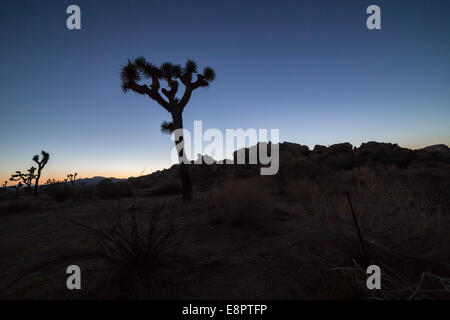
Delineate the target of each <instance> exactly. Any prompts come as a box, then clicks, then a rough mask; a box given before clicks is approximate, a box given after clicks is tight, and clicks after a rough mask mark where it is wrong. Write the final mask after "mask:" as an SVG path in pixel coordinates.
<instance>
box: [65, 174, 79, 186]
mask: <svg viewBox="0 0 450 320" xmlns="http://www.w3.org/2000/svg"><path fill="white" fill-rule="evenodd" d="M77 175H78V173H76V172H75V174H72V173H71V174H68V175H67V178H69V181H70V183H71V184H72V188H73V189H75V180H76V179H77Z"/></svg>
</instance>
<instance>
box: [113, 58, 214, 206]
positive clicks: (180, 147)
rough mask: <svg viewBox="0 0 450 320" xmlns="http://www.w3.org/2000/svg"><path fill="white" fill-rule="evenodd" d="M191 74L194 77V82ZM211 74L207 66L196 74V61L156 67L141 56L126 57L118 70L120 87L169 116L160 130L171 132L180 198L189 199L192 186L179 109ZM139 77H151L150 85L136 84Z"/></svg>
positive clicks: (209, 79) (184, 105)
mask: <svg viewBox="0 0 450 320" xmlns="http://www.w3.org/2000/svg"><path fill="white" fill-rule="evenodd" d="M194 75H196V76H197V79H196V80H195V81H194V79H193V78H194ZM215 77H216V73H215V71H214V70H213V69H212V68H210V67H206V68H204V69H203V73H197V64H196V63H195V62H194V61H192V60H188V61H187V62H186V64H185V65H184V67H181V66H180V65H174V64H172V63H170V62H166V63H163V64H162V65H161V66H160V67H159V68H157V67H156V66H154V65H153V64H151V63H150V62H148V61H147V60H145V58H143V57H139V58H137V59H136V60H134V61H130V60H128V63H127V64H126V65H125V66H123V67H122V70H121V80H122V90H123V91H124V92H128V91H129V90H132V91H134V92H137V93H139V94H142V95H147V96H149V97H150V98H151V99H153V100H155V101H156V102H157V103H158V104H159V105H161V106H162V107H163V108H164V109H165V110H167V111H168V112H169V113H170V114H171V115H172V122H163V123H162V125H161V129H163V126H164V127H166V128H167V129H168V130H167V131H166V132H167V133H168V132H173V131H174V132H175V146H176V148H177V152H178V161H179V166H180V178H181V182H182V185H183V200H184V201H189V200H191V199H192V188H191V182H190V178H189V170H188V167H187V165H186V162H187V161H186V160H187V159H186V154H185V152H184V141H183V133H182V130H177V129H183V111H184V108H185V107H186V105H187V104H188V102H189V100H190V98H191V95H192V92H193V91H194V90H196V89H198V88H201V87H207V86H209V84H210V83H211V82H212V81H213V80H214V79H215ZM142 78H146V79H151V85H146V84H138V82H139V81H141V80H142ZM161 79H163V80H165V81H166V82H167V85H168V89H165V88H162V89H161V92H162V93H163V94H164V96H165V97H166V98H167V99H165V98H163V97H162V96H161V94H160V92H159V90H160V87H161V85H160V80H161ZM178 80H180V81H181V83H182V84H183V85H184V86H185V90H184V93H183V95H182V96H181V99H179V98H177V97H176V95H177V92H178V87H179V82H178Z"/></svg>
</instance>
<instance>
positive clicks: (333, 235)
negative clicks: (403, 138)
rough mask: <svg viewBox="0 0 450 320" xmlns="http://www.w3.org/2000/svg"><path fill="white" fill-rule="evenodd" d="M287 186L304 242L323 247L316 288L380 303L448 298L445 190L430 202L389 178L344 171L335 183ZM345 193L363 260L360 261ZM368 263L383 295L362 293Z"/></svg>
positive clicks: (449, 272) (448, 231)
mask: <svg viewBox="0 0 450 320" xmlns="http://www.w3.org/2000/svg"><path fill="white" fill-rule="evenodd" d="M289 189H290V192H291V194H292V195H293V196H296V197H297V198H298V201H299V202H300V203H301V204H302V205H303V207H304V208H305V210H306V211H307V212H309V213H310V215H311V224H312V227H311V228H312V230H311V234H312V235H314V236H315V237H316V240H312V241H321V242H322V244H323V247H326V248H327V251H326V253H324V255H325V256H324V257H323V258H325V260H326V263H324V265H326V267H327V269H328V270H330V271H331V273H330V274H329V277H328V276H325V278H324V285H325V286H326V287H327V288H328V290H329V291H330V292H336V293H339V292H340V297H342V295H343V296H344V297H349V296H350V297H355V295H356V296H359V297H375V298H382V299H407V298H411V299H412V298H427V297H428V298H432V297H436V296H438V297H439V296H440V295H447V297H450V296H449V291H448V284H449V282H448V281H449V277H450V268H449V267H450V265H449V264H448V261H450V242H449V241H448V240H449V237H448V235H449V234H450V217H449V215H448V214H447V213H448V211H449V208H448V206H447V202H446V201H445V198H446V197H448V196H449V195H448V193H447V194H442V195H440V201H436V195H435V194H431V193H430V192H427V191H424V190H421V191H420V192H418V191H417V190H416V189H413V188H412V187H411V185H410V184H408V182H407V181H404V180H400V179H396V178H395V176H394V175H391V176H390V177H389V179H383V178H381V177H378V176H377V175H376V174H375V172H374V171H373V170H372V169H369V168H367V167H361V168H357V169H354V170H353V171H350V172H344V173H342V176H341V177H340V178H339V179H338V180H336V182H335V183H332V182H330V181H329V180H328V181H326V182H323V181H320V180H303V181H301V180H300V181H296V182H294V183H292V184H291V185H290V188H289ZM347 191H348V192H349V194H350V196H351V201H352V204H353V207H354V209H355V213H356V216H357V220H358V224H359V226H360V229H361V234H362V238H363V242H364V245H365V247H366V249H367V252H368V255H369V257H367V258H366V259H365V257H363V253H362V251H361V246H360V244H359V241H360V240H359V237H358V235H357V232H356V227H355V223H354V221H353V218H352V214H351V211H350V207H349V203H348V201H347V198H346V196H345V192H347ZM330 243H333V244H334V245H332V246H330ZM368 264H377V265H379V266H380V267H381V270H382V272H383V276H382V288H383V290H378V291H369V290H367V288H366V285H365V279H367V274H366V272H365V267H366V266H367V265H368ZM363 280H364V281H363ZM333 286H334V288H333Z"/></svg>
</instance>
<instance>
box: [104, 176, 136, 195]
mask: <svg viewBox="0 0 450 320" xmlns="http://www.w3.org/2000/svg"><path fill="white" fill-rule="evenodd" d="M96 194H97V195H98V196H99V197H100V198H102V199H108V198H118V197H131V196H132V195H133V187H132V185H131V183H129V182H128V181H123V182H112V181H111V180H110V179H105V180H102V181H100V182H99V183H98V185H97V187H96Z"/></svg>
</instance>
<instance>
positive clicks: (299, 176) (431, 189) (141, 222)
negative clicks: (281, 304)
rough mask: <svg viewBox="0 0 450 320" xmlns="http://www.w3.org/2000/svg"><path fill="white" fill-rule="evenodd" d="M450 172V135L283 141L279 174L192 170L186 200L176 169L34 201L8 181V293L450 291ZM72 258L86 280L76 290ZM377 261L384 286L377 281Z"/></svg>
mask: <svg viewBox="0 0 450 320" xmlns="http://www.w3.org/2000/svg"><path fill="white" fill-rule="evenodd" d="M449 169H450V151H449V149H448V147H446V146H444V145H439V146H431V147H428V148H424V149H420V150H409V149H406V148H401V147H399V146H397V145H395V144H388V143H376V142H369V143H365V144H362V145H361V146H359V147H353V146H351V145H350V146H349V144H338V145H333V146H330V147H324V146H316V148H314V149H313V150H309V148H308V147H306V146H301V145H298V144H294V143H282V144H280V170H279V172H278V174H277V175H274V176H260V175H259V165H218V164H214V165H192V166H190V173H191V177H192V181H193V186H194V200H193V201H192V202H187V203H186V202H182V200H181V197H180V192H181V189H180V182H179V179H178V170H177V166H176V165H175V166H173V167H172V168H170V169H167V170H163V171H159V172H155V173H153V174H151V175H148V176H141V177H138V178H130V179H128V180H127V181H124V182H111V181H103V182H102V183H99V184H98V185H95V186H77V187H72V186H71V185H70V184H66V183H55V184H51V185H47V186H44V187H42V188H41V190H40V192H39V194H38V196H37V197H34V196H33V195H32V194H28V193H27V192H26V191H22V193H21V194H20V195H19V196H17V195H16V194H15V193H14V192H13V191H12V190H3V191H4V192H3V193H2V195H1V198H0V199H1V202H0V234H1V238H2V240H1V242H0V253H1V255H0V297H2V298H5V299H23V298H26V299H108V298H109V299H112V298H120V299H450V291H449V289H450V210H449V209H450V170H449ZM347 193H348V195H349V197H350V200H351V203H352V206H353V208H354V213H355V215H356V217H357V223H358V226H359V227H360V230H361V238H360V237H359V236H358V233H357V229H356V225H355V223H354V220H353V216H352V212H351V209H350V204H349V201H348V199H347ZM361 242H362V243H363V246H364V250H363V248H362V246H361ZM73 264H75V265H79V266H80V268H81V271H82V289H81V290H68V289H67V287H66V279H67V277H68V275H67V274H66V268H67V267H68V266H69V265H73ZM369 264H376V265H378V266H380V268H381V270H382V280H381V281H382V289H381V290H368V289H367V287H366V279H367V274H366V267H367V266H368V265H369Z"/></svg>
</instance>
